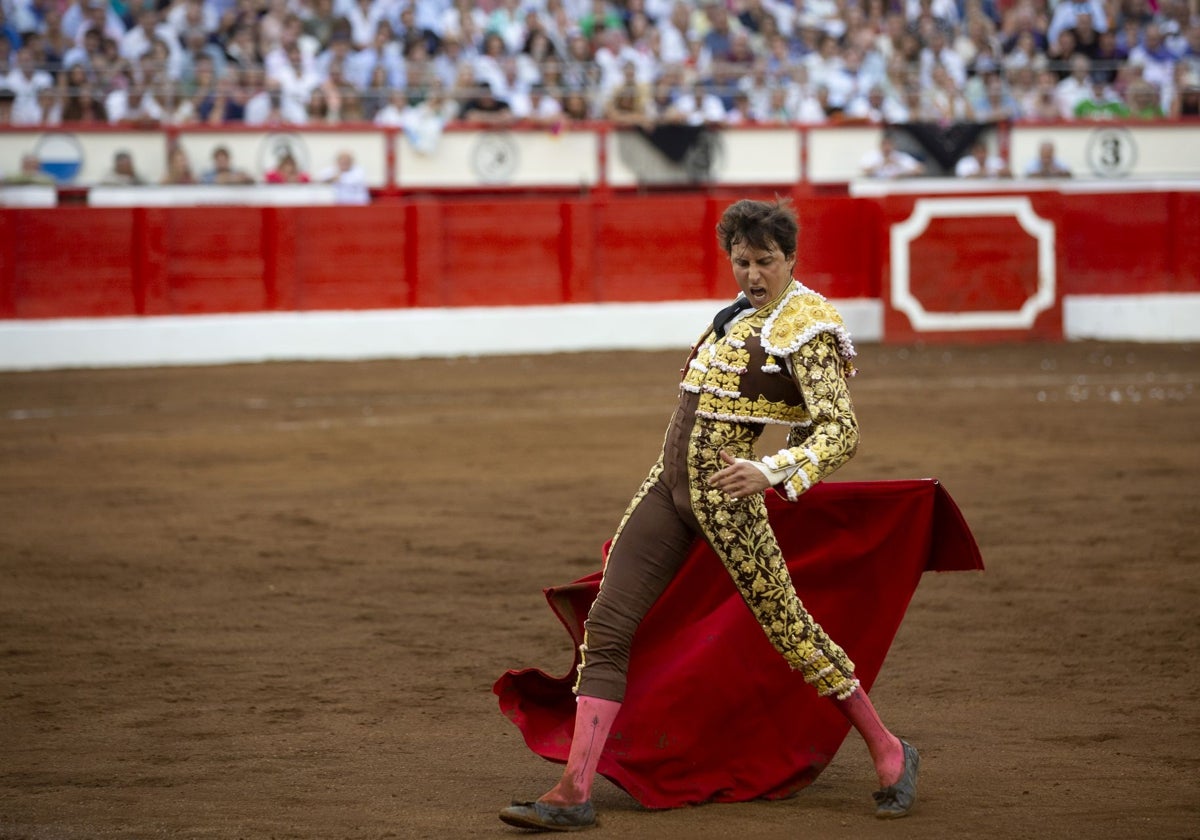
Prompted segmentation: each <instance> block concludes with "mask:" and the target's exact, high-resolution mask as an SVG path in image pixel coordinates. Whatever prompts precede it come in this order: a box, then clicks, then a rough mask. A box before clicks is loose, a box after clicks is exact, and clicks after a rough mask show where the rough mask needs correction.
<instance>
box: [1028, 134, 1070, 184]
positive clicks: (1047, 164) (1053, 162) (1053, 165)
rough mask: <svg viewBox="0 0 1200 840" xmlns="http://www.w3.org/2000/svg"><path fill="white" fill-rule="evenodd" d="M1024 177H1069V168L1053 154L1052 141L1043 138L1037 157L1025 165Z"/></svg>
mask: <svg viewBox="0 0 1200 840" xmlns="http://www.w3.org/2000/svg"><path fill="white" fill-rule="evenodd" d="M1025 177H1026V178H1070V177H1071V169H1070V167H1068V166H1067V165H1066V164H1065V163H1063V162H1062V161H1061V160H1059V159H1058V158H1057V157H1056V156H1055V154H1054V142H1053V141H1052V140H1043V141H1042V142H1041V144H1040V145H1039V146H1038V154H1037V157H1036V158H1034V159H1033V161H1032V162H1031V163H1030V164H1029V166H1027V167H1025Z"/></svg>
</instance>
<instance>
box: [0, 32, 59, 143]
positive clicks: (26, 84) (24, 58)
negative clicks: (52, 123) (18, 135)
mask: <svg viewBox="0 0 1200 840" xmlns="http://www.w3.org/2000/svg"><path fill="white" fill-rule="evenodd" d="M3 86H4V87H6V88H8V89H9V90H11V91H12V92H13V105H12V124H13V125H38V124H39V123H41V122H42V105H41V102H39V101H38V100H39V97H40V96H41V94H42V91H45V90H49V89H50V88H52V87H54V79H52V78H51V77H50V74H49V73H47V72H46V71H45V70H39V69H38V68H37V56H35V55H34V52H33V49H32V48H30V47H22V48H21V49H20V51H19V52H18V53H17V66H16V67H14V68H13V69H12V70H10V71H9V72H8V75H7V76H6V77H4V79H3Z"/></svg>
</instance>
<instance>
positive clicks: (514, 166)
mask: <svg viewBox="0 0 1200 840" xmlns="http://www.w3.org/2000/svg"><path fill="white" fill-rule="evenodd" d="M598 142H599V141H598V135H597V132H594V131H562V132H552V131H549V130H547V131H511V132H510V131H447V132H445V133H444V134H442V136H441V137H440V138H438V140H437V142H436V143H435V144H434V145H433V148H432V150H431V151H430V152H429V153H428V154H422V153H420V152H418V151H416V149H414V148H413V146H412V144H411V143H410V142H409V141H408V139H407V138H405V137H404V136H403V135H398V136H397V138H396V157H397V170H398V171H397V176H396V177H397V183H398V184H399V185H400V186H401V187H402V188H405V189H413V188H428V187H458V188H471V187H489V186H505V187H579V186H593V185H595V184H596V182H597V181H598V179H599V168H598V157H599V146H598V145H597V144H598Z"/></svg>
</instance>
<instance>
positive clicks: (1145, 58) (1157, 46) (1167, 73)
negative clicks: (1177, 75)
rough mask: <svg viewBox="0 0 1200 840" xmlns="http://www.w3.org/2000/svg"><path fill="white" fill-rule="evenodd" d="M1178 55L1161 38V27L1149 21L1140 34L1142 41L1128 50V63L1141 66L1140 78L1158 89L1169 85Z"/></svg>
mask: <svg viewBox="0 0 1200 840" xmlns="http://www.w3.org/2000/svg"><path fill="white" fill-rule="evenodd" d="M1176 61H1178V57H1177V56H1175V55H1174V54H1173V53H1172V52H1171V51H1170V50H1169V49H1167V45H1166V42H1165V39H1164V38H1163V33H1162V27H1160V26H1159V25H1158V24H1157V23H1151V24H1150V25H1149V26H1147V27H1146V30H1145V32H1144V33H1143V35H1142V42H1141V43H1140V44H1138V45H1137V46H1133V47H1131V48H1130V50H1129V63H1130V64H1133V65H1135V66H1138V67H1141V68H1142V78H1143V79H1145V80H1146V81H1147V82H1149V83H1150V84H1152V85H1154V86H1155V87H1156V88H1158V89H1159V90H1162V89H1163V88H1166V87H1169V86H1170V84H1171V74H1172V73H1173V72H1174V68H1175V62H1176Z"/></svg>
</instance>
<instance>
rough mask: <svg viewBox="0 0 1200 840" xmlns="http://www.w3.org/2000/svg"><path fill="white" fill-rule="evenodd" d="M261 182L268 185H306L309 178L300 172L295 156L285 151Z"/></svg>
mask: <svg viewBox="0 0 1200 840" xmlns="http://www.w3.org/2000/svg"><path fill="white" fill-rule="evenodd" d="M263 180H264V181H266V183H268V184H307V183H308V181H309V177H308V175H307V174H306V173H304V172H301V171H300V164H298V163H296V156H295V155H293V154H292V153H291V152H287V151H285V152H284V153H283V154H281V155H280V156H279V160H278V161H276V163H275V168H274V169H272V170H271V171H270V172H268V173H267V174H266V176H265V177H264V178H263Z"/></svg>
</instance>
